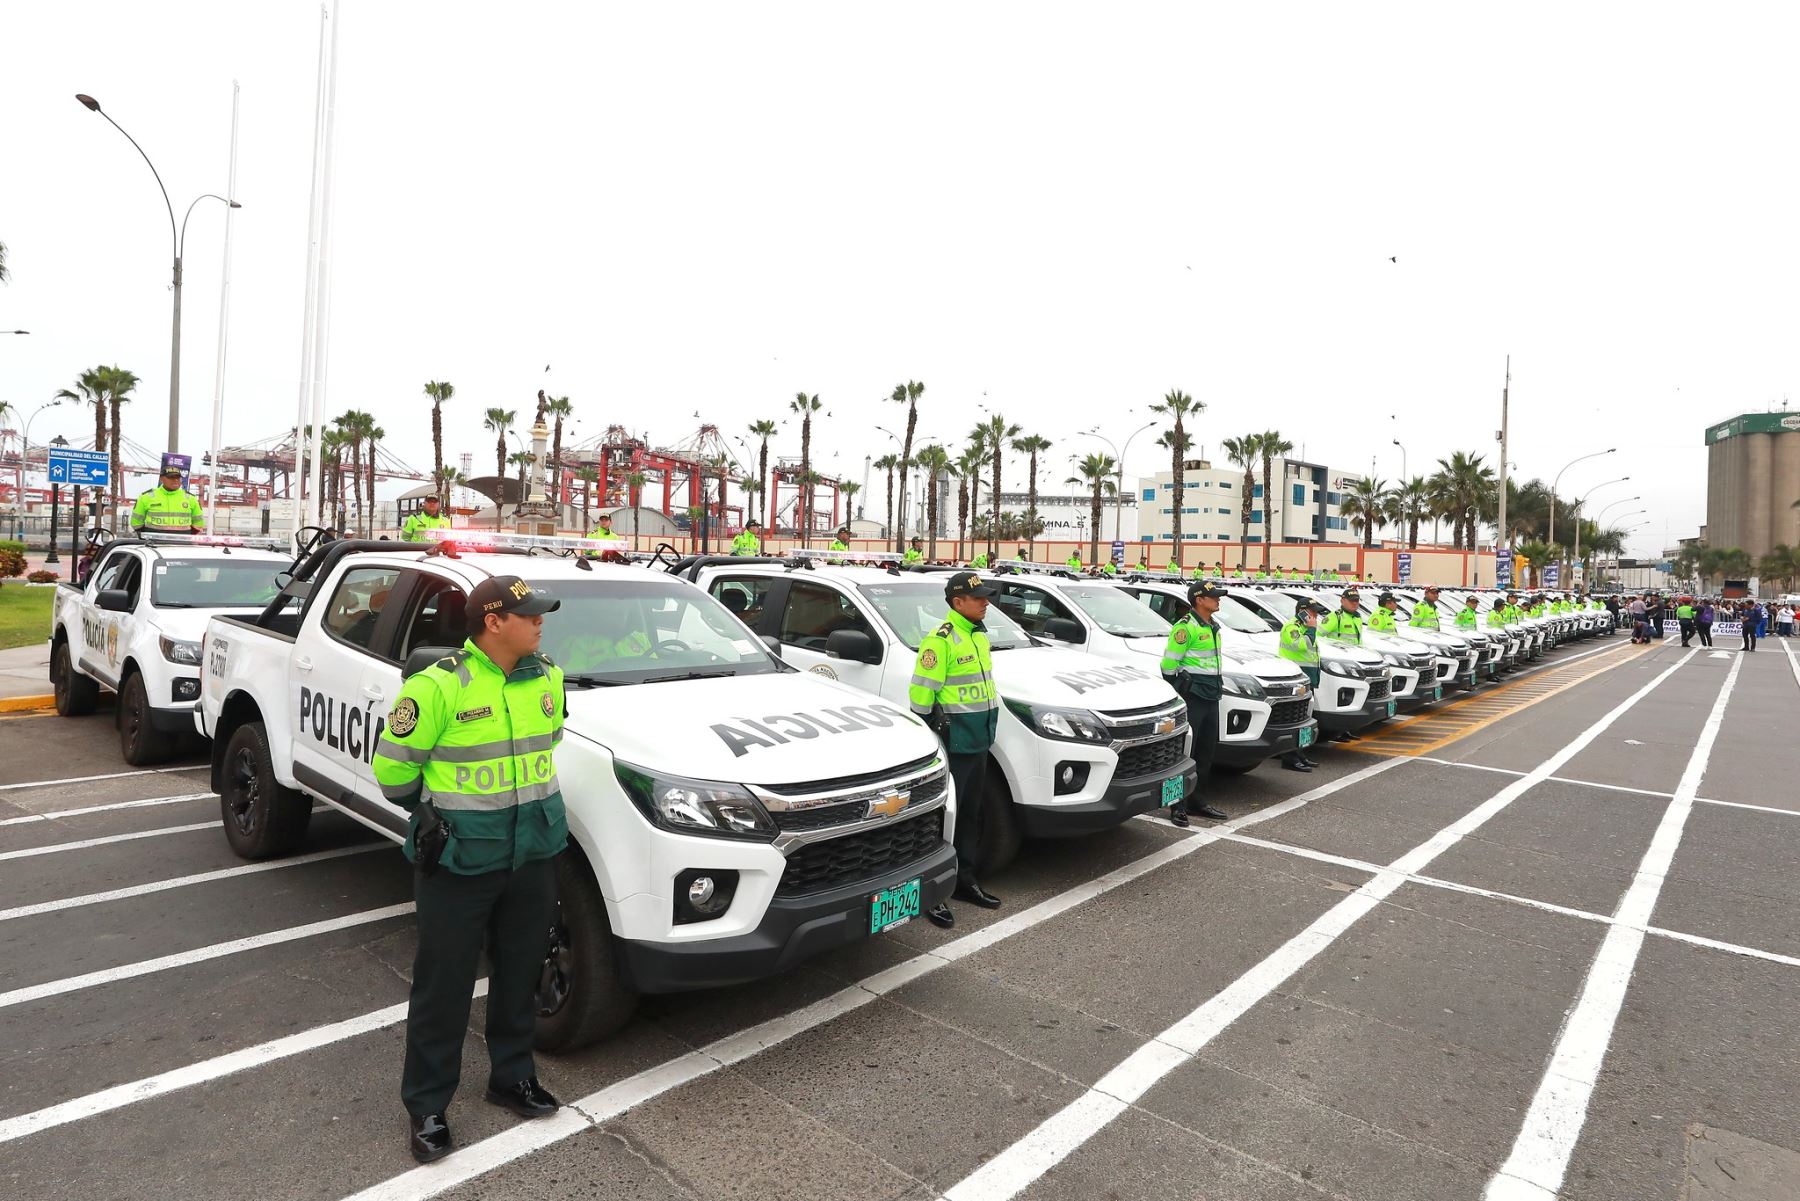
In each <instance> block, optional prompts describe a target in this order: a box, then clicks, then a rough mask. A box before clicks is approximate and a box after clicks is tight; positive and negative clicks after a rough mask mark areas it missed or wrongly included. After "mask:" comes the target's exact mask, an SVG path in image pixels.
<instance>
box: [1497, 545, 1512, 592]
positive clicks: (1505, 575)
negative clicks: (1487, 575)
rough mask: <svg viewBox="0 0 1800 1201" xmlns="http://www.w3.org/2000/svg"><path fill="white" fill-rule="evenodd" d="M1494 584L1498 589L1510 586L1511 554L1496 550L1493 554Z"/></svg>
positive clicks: (1508, 551)
mask: <svg viewBox="0 0 1800 1201" xmlns="http://www.w3.org/2000/svg"><path fill="white" fill-rule="evenodd" d="M1494 584H1495V585H1496V586H1497V587H1500V588H1507V587H1510V586H1511V585H1512V552H1511V551H1510V550H1504V549H1503V550H1497V551H1495V552H1494Z"/></svg>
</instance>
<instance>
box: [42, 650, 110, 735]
mask: <svg viewBox="0 0 1800 1201" xmlns="http://www.w3.org/2000/svg"><path fill="white" fill-rule="evenodd" d="M50 690H51V691H52V692H54V693H55V694H56V711H57V713H59V714H61V715H62V716H63V717H86V716H87V715H88V714H90V713H92V712H93V711H94V706H95V705H96V704H97V703H98V702H99V700H100V685H99V684H97V683H95V682H94V681H93V680H90V679H89V678H88V677H86V676H84V675H81V674H79V673H78V672H76V670H75V664H74V663H73V662H72V661H71V660H70V658H69V644H68V643H67V642H59V643H57V644H56V649H55V650H53V651H51V652H50Z"/></svg>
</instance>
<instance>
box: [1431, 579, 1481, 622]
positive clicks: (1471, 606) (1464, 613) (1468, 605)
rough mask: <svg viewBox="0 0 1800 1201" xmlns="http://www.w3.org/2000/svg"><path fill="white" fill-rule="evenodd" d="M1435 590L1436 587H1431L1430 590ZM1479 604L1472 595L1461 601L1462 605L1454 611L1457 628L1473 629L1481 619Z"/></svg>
mask: <svg viewBox="0 0 1800 1201" xmlns="http://www.w3.org/2000/svg"><path fill="white" fill-rule="evenodd" d="M1436 591H1437V589H1435V588H1433V589H1432V592H1436ZM1480 606H1481V602H1480V601H1478V600H1476V599H1475V598H1474V597H1473V596H1471V597H1469V598H1468V599H1467V600H1465V601H1464V602H1463V607H1462V608H1461V609H1458V610H1457V611H1456V628H1457V629H1459V630H1472V629H1474V628H1475V626H1476V625H1477V624H1478V623H1479V622H1480V621H1481V607H1480Z"/></svg>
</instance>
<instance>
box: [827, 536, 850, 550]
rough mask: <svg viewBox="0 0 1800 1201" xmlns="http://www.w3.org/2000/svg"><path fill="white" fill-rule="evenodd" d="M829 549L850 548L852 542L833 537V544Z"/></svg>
mask: <svg viewBox="0 0 1800 1201" xmlns="http://www.w3.org/2000/svg"><path fill="white" fill-rule="evenodd" d="M829 549H831V550H849V549H850V544H849V543H848V542H844V541H841V540H840V539H837V538H833V539H832V540H831V546H830V547H829Z"/></svg>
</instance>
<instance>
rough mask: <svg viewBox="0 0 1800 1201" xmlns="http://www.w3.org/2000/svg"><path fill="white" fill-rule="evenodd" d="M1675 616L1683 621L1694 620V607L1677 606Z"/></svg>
mask: <svg viewBox="0 0 1800 1201" xmlns="http://www.w3.org/2000/svg"><path fill="white" fill-rule="evenodd" d="M1675 616H1676V617H1677V618H1679V619H1680V620H1682V621H1692V620H1694V606H1692V605H1677V606H1675Z"/></svg>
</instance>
